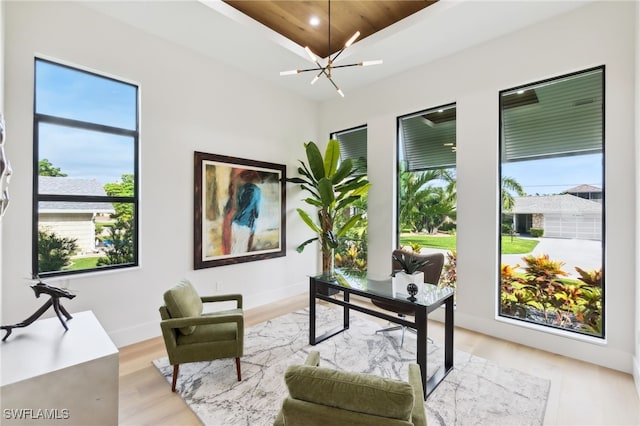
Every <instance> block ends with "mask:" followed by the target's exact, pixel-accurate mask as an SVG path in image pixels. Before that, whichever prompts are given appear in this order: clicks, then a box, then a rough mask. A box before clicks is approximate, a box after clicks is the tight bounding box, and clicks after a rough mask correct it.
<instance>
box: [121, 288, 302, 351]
mask: <svg viewBox="0 0 640 426" xmlns="http://www.w3.org/2000/svg"><path fill="white" fill-rule="evenodd" d="M308 291H309V284H308V283H307V282H304V283H299V284H295V285H292V286H289V287H287V288H283V289H278V290H267V291H264V292H260V293H254V294H245V295H244V296H243V298H244V309H245V310H247V309H251V308H255V307H258V306H262V305H266V304H269V303H273V302H277V301H278V300H282V299H286V298H288V297H291V296H294V295H296V294H301V293H304V292H308ZM160 335H162V331H161V330H160V316H159V315H158V319H157V320H154V321H149V322H146V323H142V324H138V325H135V326H133V327H127V328H123V329H120V330H115V331H112V332H109V337H110V338H111V340H112V341H113V343H114V344H115V345H116V347H118V348H121V347H123V346H127V345H131V344H133V343H138V342H142V341H143V340H148V339H152V338H154V337H158V336H160Z"/></svg>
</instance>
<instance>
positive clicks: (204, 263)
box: [193, 151, 286, 269]
mask: <svg viewBox="0 0 640 426" xmlns="http://www.w3.org/2000/svg"><path fill="white" fill-rule="evenodd" d="M285 183H286V166H285V165H283V164H274V163H266V162H262V161H255V160H247V159H242V158H235V157H228V156H224V155H215V154H207V153H204V152H197V151H196V152H195V156H194V215H195V217H194V238H193V240H194V265H193V267H194V269H203V268H210V267H214V266H222V265H229V264H235V263H242V262H251V261H254V260H262V259H270V258H274V257H281V256H284V255H285V254H286V252H285V247H286V233H285V230H286V228H285V212H286V209H285Z"/></svg>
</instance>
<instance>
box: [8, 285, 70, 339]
mask: <svg viewBox="0 0 640 426" xmlns="http://www.w3.org/2000/svg"><path fill="white" fill-rule="evenodd" d="M31 288H32V289H33V292H34V293H35V294H36V297H40V295H41V294H46V295H48V296H49V300H47V301H46V302H45V304H44V305H42V306H41V307H40V309H38V310H37V311H36V312H35V313H34V314H33V315H31V316H30V317H29V318H27V319H26V320H24V321H22V322H19V323H17V324H12V325H3V326H0V329H1V330H5V331H6V332H7V334H5V336H4V337H3V338H2V341H3V342H4V341H5V340H7V337H9V335H10V334H11V332H12V331H13V329H14V328H21V327H26V326H28V325H29V324H31V323H33V322H34V321H35V320H37V319H38V318H40V316H41V315H42V314H44V313H45V311H46V310H47V309H49V308H50V307H51V306H53V310H54V311H55V312H56V315H57V316H58V319H59V320H60V322H61V323H62V326H63V327H64V329H65V330H68V329H69V327H67V324H66V322H65V321H64V319H62V315H64V316H65V317H66V318H67V320H70V319H71V318H73V317H72V316H71V315H70V314H69V312H67V310H66V309H65V308H64V306H62V305H61V304H60V298H61V297H65V298H67V299H73V298H74V297H76V295H75V294H72V293H70V292H69V291H67V290H65V289H63V288H59V287H54V286H51V285H49V284H45V283H43V282H42V281H40V280H39V279H38V283H37V284H35V285H32V286H31Z"/></svg>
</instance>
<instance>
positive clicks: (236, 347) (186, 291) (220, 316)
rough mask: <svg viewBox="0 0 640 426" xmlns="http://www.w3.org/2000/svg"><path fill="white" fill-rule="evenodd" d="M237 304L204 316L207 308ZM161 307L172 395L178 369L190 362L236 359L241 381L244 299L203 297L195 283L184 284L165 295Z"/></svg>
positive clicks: (227, 296)
mask: <svg viewBox="0 0 640 426" xmlns="http://www.w3.org/2000/svg"><path fill="white" fill-rule="evenodd" d="M228 301H235V302H236V308H235V309H229V310H224V311H218V312H212V313H204V314H203V304H204V303H213V302H228ZM164 303H165V304H164V305H163V306H161V307H160V316H161V318H162V321H161V322H160V328H161V329H162V336H163V337H164V343H165V346H166V347H167V355H168V356H169V363H170V364H171V365H173V381H172V383H171V391H172V392H175V391H176V381H177V379H178V369H179V367H180V364H183V363H186V362H200V361H212V360H214V359H222V358H235V359H236V373H237V375H238V381H240V380H242V376H241V373H240V357H241V356H242V355H243V351H244V314H243V311H242V295H241V294H226V295H218V296H205V297H200V296H199V295H198V293H197V292H196V290H195V289H194V288H193V286H192V285H191V283H190V282H189V281H187V280H183V281H181V282H180V283H178V284H177V285H176V286H174V287H172V288H171V289H169V290H167V291H166V292H165V293H164Z"/></svg>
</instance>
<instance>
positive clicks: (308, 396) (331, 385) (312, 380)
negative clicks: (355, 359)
mask: <svg viewBox="0 0 640 426" xmlns="http://www.w3.org/2000/svg"><path fill="white" fill-rule="evenodd" d="M285 383H286V384H287V388H288V389H289V395H290V396H291V398H295V399H299V400H302V401H307V402H313V403H316V404H322V405H327V406H331V407H336V408H341V409H344V410H350V411H355V412H359V413H366V414H371V415H375V416H380V417H388V418H393V419H401V420H410V419H411V411H412V409H413V402H414V393H413V387H412V386H411V385H410V384H409V383H406V382H402V381H399V380H392V379H386V378H383V377H378V376H373V375H368V374H360V373H351V372H345V371H338V370H332V369H327V368H322V367H312V366H308V365H292V366H290V367H288V368H287V371H286V373H285Z"/></svg>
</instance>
